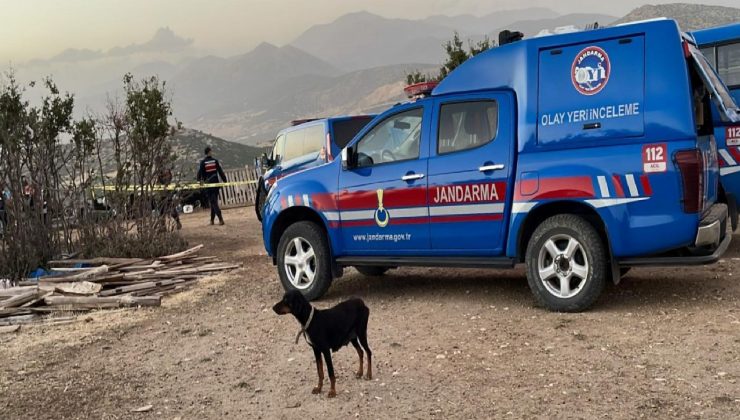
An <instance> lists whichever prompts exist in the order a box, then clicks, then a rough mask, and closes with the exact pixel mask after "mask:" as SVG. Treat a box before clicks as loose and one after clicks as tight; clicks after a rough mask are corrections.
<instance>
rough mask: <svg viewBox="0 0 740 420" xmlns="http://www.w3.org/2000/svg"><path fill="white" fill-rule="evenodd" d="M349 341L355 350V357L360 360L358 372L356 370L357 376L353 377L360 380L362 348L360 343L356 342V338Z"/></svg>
mask: <svg viewBox="0 0 740 420" xmlns="http://www.w3.org/2000/svg"><path fill="white" fill-rule="evenodd" d="M350 341H351V342H352V345H353V346H354V347H355V350H357V356H358V357H359V358H360V370H358V371H357V374H356V375H355V377H356V378H357V379H360V378H362V358H363V354H364V353H363V352H362V348H361V347H360V343H358V342H357V339H356V338H353V339H352V340H350Z"/></svg>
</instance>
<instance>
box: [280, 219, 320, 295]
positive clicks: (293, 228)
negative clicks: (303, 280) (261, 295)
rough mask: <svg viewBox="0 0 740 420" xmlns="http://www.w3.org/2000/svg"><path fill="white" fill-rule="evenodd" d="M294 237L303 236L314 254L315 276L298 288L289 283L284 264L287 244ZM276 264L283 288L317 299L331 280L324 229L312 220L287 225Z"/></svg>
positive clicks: (281, 238) (281, 239)
mask: <svg viewBox="0 0 740 420" xmlns="http://www.w3.org/2000/svg"><path fill="white" fill-rule="evenodd" d="M296 238H303V239H304V240H306V241H307V242H308V243H309V244H310V246H311V247H312V248H313V251H314V255H315V257H314V258H315V267H314V272H315V277H314V279H313V281H312V282H311V283H310V284H309V285H308V287H306V288H302V289H301V288H298V287H295V286H294V285H293V283H291V281H290V278H289V276H288V273H287V272H286V266H285V254H286V250H287V249H288V246H289V245H290V244H291V243H292V242H293V240H294V239H296ZM277 266H278V275H279V276H280V283H282V285H283V289H285V290H286V291H288V290H299V291H300V292H301V293H303V295H304V296H305V297H306V299H308V300H315V299H318V298H320V297H322V296H324V294H325V293H326V291H327V290H329V286H331V282H332V271H331V251H330V249H329V242H328V240H327V238H326V234H325V233H324V230H323V229H321V227H319V226H318V225H317V224H316V223H313V222H307V221H306V222H298V223H294V224H292V225H290V226H288V228H287V229H285V232H283V234H282V236H281V237H280V243H279V244H278V249H277Z"/></svg>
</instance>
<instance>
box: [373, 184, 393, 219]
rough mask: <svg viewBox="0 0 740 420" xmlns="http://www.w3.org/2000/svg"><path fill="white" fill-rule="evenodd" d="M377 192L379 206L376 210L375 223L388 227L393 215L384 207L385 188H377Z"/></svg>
mask: <svg viewBox="0 0 740 420" xmlns="http://www.w3.org/2000/svg"><path fill="white" fill-rule="evenodd" d="M376 192H377V193H378V208H377V209H376V210H375V223H376V224H377V225H378V226H380V227H386V226H388V222H390V221H391V215H390V214H388V210H386V209H385V207H383V190H377V191H376Z"/></svg>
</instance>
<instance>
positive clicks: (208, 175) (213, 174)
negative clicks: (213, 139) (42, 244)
mask: <svg viewBox="0 0 740 420" xmlns="http://www.w3.org/2000/svg"><path fill="white" fill-rule="evenodd" d="M205 153H206V157H204V158H203V160H201V161H200V168H198V181H200V182H205V183H206V184H216V183H218V182H219V177H221V180H222V181H221V182H227V181H226V174H224V170H223V169H221V164H220V163H218V159H216V158H214V157H213V156H211V148H210V147H206V150H205ZM220 190H221V188H219V187H214V188H207V189H206V196H207V197H208V205H209V206H210V207H211V224H213V221H214V220H215V219H216V216H218V224H219V225H223V224H224V218H223V216H221V209H220V208H219V207H218V193H219V191H220Z"/></svg>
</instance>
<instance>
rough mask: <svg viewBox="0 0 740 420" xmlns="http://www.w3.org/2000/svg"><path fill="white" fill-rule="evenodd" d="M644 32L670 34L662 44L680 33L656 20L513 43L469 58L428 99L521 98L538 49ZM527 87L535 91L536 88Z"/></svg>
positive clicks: (666, 21)
mask: <svg viewBox="0 0 740 420" xmlns="http://www.w3.org/2000/svg"><path fill="white" fill-rule="evenodd" d="M647 32H653V33H658V36H657V37H656V38H661V36H660V33H665V34H666V35H667V34H671V33H672V34H673V36H672V37H671V36H666V37H665V38H664V41H665V42H669V40H675V39H676V34H679V33H680V31H679V28H678V24H677V23H676V21H674V20H671V19H660V20H651V21H645V22H637V23H632V24H625V25H619V26H613V27H608V28H599V29H593V30H588V31H581V32H572V33H567V34H558V35H550V36H543V37H539V38H528V39H524V40H521V41H516V42H513V43H511V44H506V45H503V46H500V47H496V48H492V49H490V50H488V51H486V52H483V53H481V54H478V55H477V56H475V57H473V58H471V59H469V60H468V61H466V62H465V63H463V64H462V65H460V67H458V68H457V69H455V70H454V71H453V72H452V73H450V74H449V75H448V76H447V77H446V78H445V79H444V80H442V82H440V84H439V86H437V88H436V89H434V91H433V92H432V96H439V95H445V94H450V93H462V92H474V91H479V90H488V89H510V90H511V89H513V90H515V91H516V92H517V94H518V95H524V94H526V93H527V86H528V85H527V78H528V77H530V76H531V75H529V74H528V73H529V72H536V70H537V60H538V52H539V50H541V49H547V48H553V47H558V46H567V45H570V44H579V43H583V42H588V41H590V40H594V41H597V40H604V39H610V38H621V37H626V36H633V35H637V34H643V33H647ZM531 87H535V88H536V85H531Z"/></svg>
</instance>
